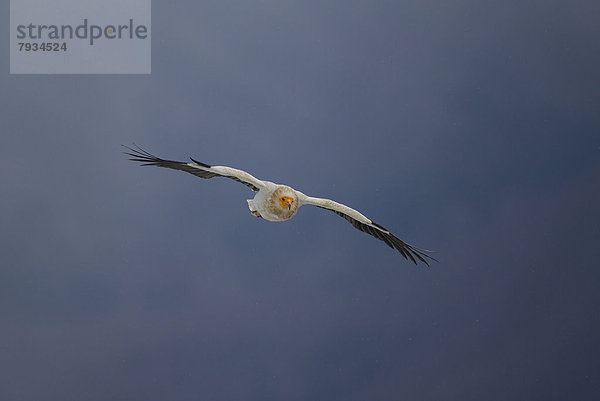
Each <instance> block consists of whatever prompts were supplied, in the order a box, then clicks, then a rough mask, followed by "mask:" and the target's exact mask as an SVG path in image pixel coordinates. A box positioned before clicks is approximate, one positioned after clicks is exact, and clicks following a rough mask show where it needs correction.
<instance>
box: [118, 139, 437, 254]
mask: <svg viewBox="0 0 600 401" xmlns="http://www.w3.org/2000/svg"><path fill="white" fill-rule="evenodd" d="M126 148H127V149H128V150H129V152H126V154H128V155H130V156H132V157H133V158H132V159H130V160H133V161H138V162H142V163H143V164H142V165H144V166H158V167H166V168H171V169H175V170H182V171H185V172H188V173H190V174H193V175H195V176H198V177H200V178H213V177H226V178H230V179H233V180H235V181H238V182H240V183H242V184H244V185H246V186H247V187H249V188H250V189H252V190H253V191H254V192H256V195H255V196H254V198H253V199H248V200H247V202H248V208H249V209H250V212H251V213H252V214H253V215H254V216H257V217H261V218H264V219H265V220H268V221H285V220H289V219H291V218H292V217H294V216H295V215H296V213H297V212H298V209H299V208H300V206H302V205H314V206H318V207H320V208H323V209H327V210H331V211H332V212H334V213H335V214H337V215H339V216H341V217H343V218H344V219H346V220H347V221H348V222H350V223H351V224H352V225H353V226H354V227H355V228H357V229H359V230H360V231H363V232H365V233H367V234H370V235H372V236H373V237H375V238H377V239H379V240H381V241H383V242H385V243H386V244H387V245H388V246H389V247H391V248H395V249H396V250H398V252H400V253H401V254H402V256H404V257H405V258H407V259H408V258H410V259H411V260H412V261H413V262H414V263H415V264H416V263H417V262H416V259H418V260H420V261H421V262H423V263H425V264H426V265H429V263H428V262H427V260H426V258H427V259H431V260H435V259H434V258H432V257H431V256H430V255H428V254H427V252H429V251H425V250H421V249H419V248H416V247H414V246H412V245H409V244H407V243H405V242H404V241H402V240H401V239H399V238H398V237H396V236H395V235H393V234H392V233H391V232H390V231H388V230H387V229H386V228H384V227H382V226H380V225H379V224H377V223H375V222H373V221H372V220H370V219H369V218H367V217H366V216H364V215H363V214H361V213H360V212H358V211H357V210H354V209H352V208H351V207H348V206H346V205H343V204H341V203H338V202H335V201H332V200H330V199H323V198H314V197H311V196H307V195H305V194H303V193H302V192H300V191H297V190H295V189H293V188H291V187H289V186H287V185H280V184H275V183H273V182H270V181H263V180H259V179H257V178H255V177H253V176H252V175H250V174H248V173H247V172H245V171H243V170H238V169H235V168H231V167H225V166H209V165H208V164H205V163H202V162H199V161H197V160H194V159H191V158H190V159H191V162H179V161H173V160H165V159H160V158H158V157H156V156H154V155H152V154H150V153H148V152H146V151H144V150H142V149H140V148H138V149H132V148H130V147H127V146H126ZM415 258H416V259H415Z"/></svg>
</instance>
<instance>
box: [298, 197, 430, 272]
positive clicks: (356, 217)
mask: <svg viewBox="0 0 600 401" xmlns="http://www.w3.org/2000/svg"><path fill="white" fill-rule="evenodd" d="M302 204H305V205H314V206H318V207H320V208H322V209H328V210H331V211H332V212H333V213H335V214H337V215H338V216H341V217H343V218H344V219H346V220H347V221H348V222H349V223H350V224H352V225H353V226H354V227H355V228H357V229H359V230H360V231H362V232H364V233H367V234H369V235H372V236H373V237H375V238H377V239H378V240H381V241H383V242H385V243H386V244H387V246H389V247H390V248H395V249H397V250H398V252H400V253H401V254H402V256H404V258H406V259H408V258H410V260H412V261H413V263H414V264H417V261H416V259H415V258H417V259H419V260H420V261H421V262H423V263H425V264H426V265H427V266H429V263H428V262H427V260H426V259H431V260H435V261H436V262H437V260H436V259H434V258H433V257H431V256H429V255H428V254H427V252H431V251H427V250H424V249H419V248H417V247H414V246H412V245H410V244H407V243H406V242H404V241H402V240H401V239H400V238H398V237H396V236H395V235H394V234H392V233H391V232H390V231H389V230H388V229H386V228H384V227H382V226H380V225H379V224H377V223H375V222H373V221H372V220H370V219H368V218H367V217H365V216H364V215H362V214H361V213H359V212H358V211H357V210H354V209H352V208H351V207H348V206H346V205H342V204H341V203H338V202H334V201H332V200H330V199H323V198H313V197H310V196H306V197H305V198H303V199H302Z"/></svg>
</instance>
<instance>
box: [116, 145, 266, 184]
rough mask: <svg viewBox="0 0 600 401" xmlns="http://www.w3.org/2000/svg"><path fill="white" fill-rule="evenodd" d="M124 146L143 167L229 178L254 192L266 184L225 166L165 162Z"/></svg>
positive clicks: (198, 175) (139, 150)
mask: <svg viewBox="0 0 600 401" xmlns="http://www.w3.org/2000/svg"><path fill="white" fill-rule="evenodd" d="M122 146H123V147H124V148H126V149H127V150H128V152H125V154H126V155H129V156H131V159H129V160H132V161H134V162H141V163H142V166H158V167H166V168H172V169H174V170H181V171H185V172H186V173H190V174H193V175H195V176H196V177H200V178H213V177H227V178H231V179H232V180H235V181H237V182H241V183H242V184H244V185H246V186H247V187H249V188H250V189H252V190H253V191H254V192H258V191H259V190H260V189H261V188H262V187H263V186H264V183H263V182H262V181H261V180H259V179H258V178H255V177H253V176H252V175H250V174H248V173H247V172H245V171H242V170H238V169H235V168H231V167H225V166H209V165H208V164H205V163H201V162H199V161H197V160H194V159H192V158H191V157H190V160H191V161H192V162H191V163H186V162H178V161H174V160H164V159H161V158H159V157H156V156H154V155H153V154H151V153H148V152H146V151H145V150H144V149H142V148H140V147H137V145H136V147H137V149H133V148H130V147H129V146H125V145H122Z"/></svg>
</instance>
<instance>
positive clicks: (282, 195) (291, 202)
mask: <svg viewBox="0 0 600 401" xmlns="http://www.w3.org/2000/svg"><path fill="white" fill-rule="evenodd" d="M269 204H270V205H271V210H272V213H273V214H275V215H277V216H278V217H279V218H280V219H282V220H287V219H289V218H291V217H292V216H294V215H295V214H296V212H297V211H298V207H299V206H300V204H299V202H298V195H297V194H296V191H294V190H293V189H292V188H290V187H287V186H285V185H280V186H279V188H277V189H276V190H275V191H273V194H272V195H271V198H270V200H269Z"/></svg>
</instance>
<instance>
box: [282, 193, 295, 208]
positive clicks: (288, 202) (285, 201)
mask: <svg viewBox="0 0 600 401" xmlns="http://www.w3.org/2000/svg"><path fill="white" fill-rule="evenodd" d="M292 203H294V199H293V198H290V197H289V196H282V197H281V198H279V204H280V205H281V207H287V208H288V210H290V209H291V208H292Z"/></svg>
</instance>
